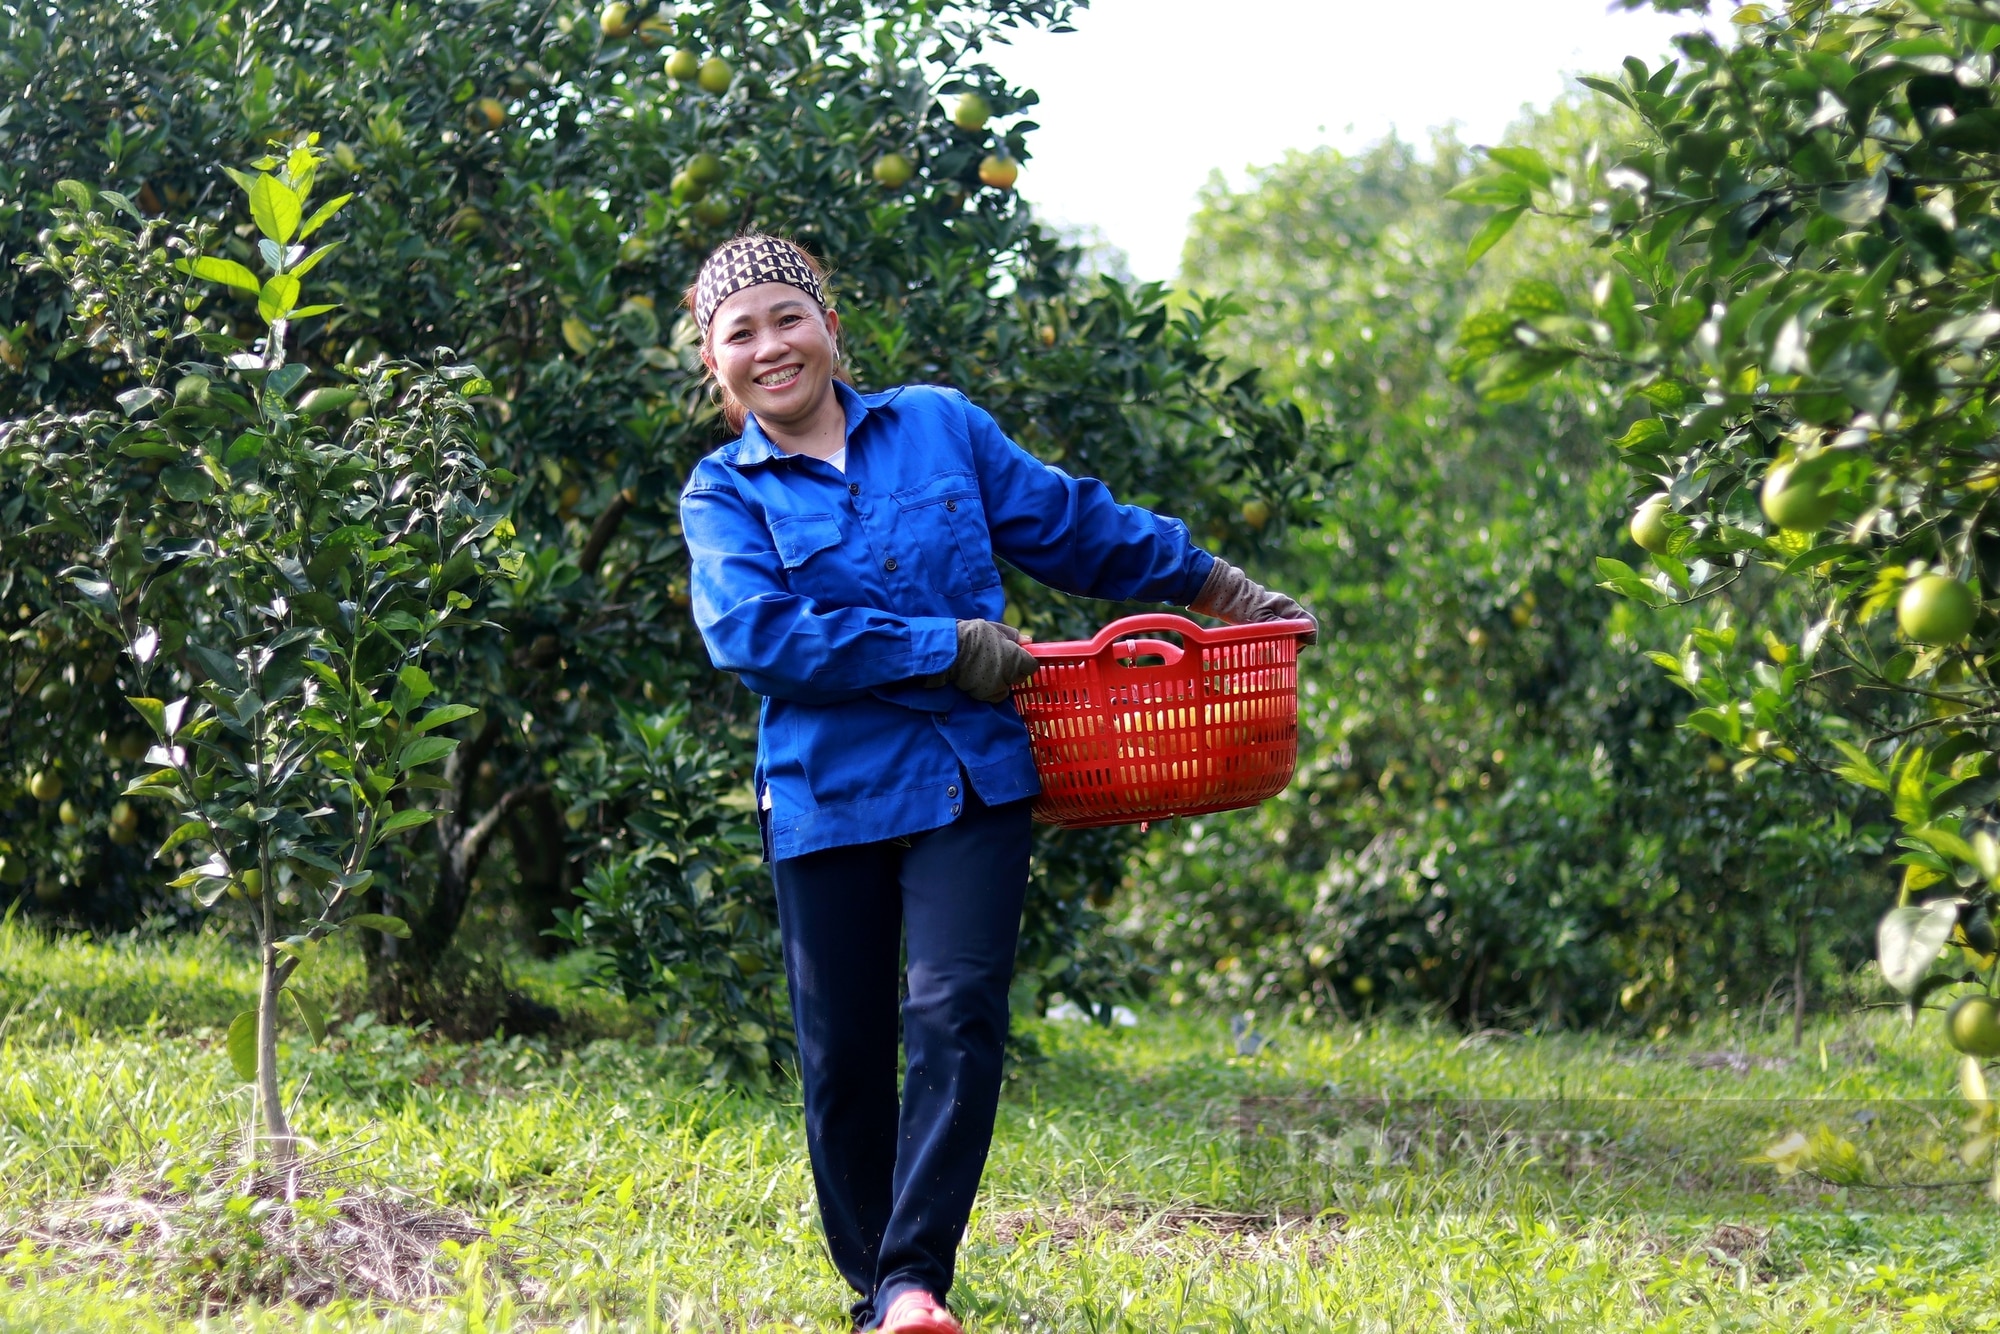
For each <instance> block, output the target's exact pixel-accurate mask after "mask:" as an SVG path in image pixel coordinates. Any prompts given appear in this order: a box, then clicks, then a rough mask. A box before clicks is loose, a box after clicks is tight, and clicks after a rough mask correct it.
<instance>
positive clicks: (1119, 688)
mask: <svg viewBox="0 0 2000 1334" xmlns="http://www.w3.org/2000/svg"><path fill="white" fill-rule="evenodd" d="M1312 628H1313V623H1312V622H1311V621H1262V622H1258V623H1256V624H1254V625H1230V626H1223V627H1221V628H1219V629H1214V630H1207V629H1203V628H1202V627H1201V626H1199V625H1196V624H1195V623H1194V622H1193V621H1190V620H1188V619H1186V618H1185V617H1181V616H1173V615H1168V614H1165V613H1156V614H1153V615H1148V616H1128V617H1126V618H1125V619H1124V620H1122V621H1115V622H1113V623H1112V624H1110V625H1107V626H1105V627H1104V628H1103V629H1102V630H1099V631H1098V632H1097V634H1096V636H1095V637H1094V638H1091V639H1088V640H1075V641H1071V642H1068V643H1058V644H1029V645H1028V646H1027V648H1028V652H1030V653H1032V654H1034V655H1035V657H1036V658H1037V659H1039V660H1040V662H1041V667H1040V668H1039V669H1038V670H1037V671H1036V672H1035V674H1034V675H1033V676H1031V677H1029V678H1028V679H1027V680H1026V681H1023V682H1021V684H1019V685H1017V686H1015V687H1014V707H1015V708H1017V709H1018V710H1020V714H1021V719H1022V721H1024V722H1026V723H1027V724H1028V735H1029V738H1030V739H1031V740H1032V742H1033V744H1034V748H1035V770H1036V772H1037V773H1038V774H1040V775H1041V779H1042V795H1041V796H1040V797H1039V798H1038V799H1037V800H1036V802H1035V818H1036V819H1037V820H1040V821H1041V822H1042V823H1044V824H1054V825H1063V826H1066V827H1068V828H1071V829H1081V828H1087V827H1089V826H1092V825H1111V824H1138V823H1141V822H1142V821H1147V820H1166V819H1171V818H1172V817H1174V816H1180V815H1203V814H1206V813H1208V812H1210V811H1228V810H1235V809H1237V808H1238V807H1241V806H1255V805H1256V804H1257V803H1258V802H1260V801H1262V800H1264V799H1265V798H1266V797H1269V796H1274V795H1276V794H1277V793H1278V792H1281V791H1283V790H1284V786H1285V784H1287V783H1289V782H1290V781H1291V780H1292V770H1293V769H1294V768H1295V767H1296V766H1297V764H1298V759H1299V672H1298V650H1299V636H1300V635H1302V634H1304V633H1306V632H1307V631H1310V630H1311V629H1312ZM1163 630H1164V631H1172V632H1174V633H1177V634H1178V635H1179V636H1180V637H1181V639H1182V641H1183V644H1184V645H1185V647H1183V645H1182V644H1174V643H1172V642H1170V641H1168V640H1164V639H1157V638H1140V637H1138V636H1140V635H1141V634H1142V633H1143V632H1146V631H1155V632H1157V631H1163Z"/></svg>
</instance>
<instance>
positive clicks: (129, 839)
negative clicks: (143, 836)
mask: <svg viewBox="0 0 2000 1334" xmlns="http://www.w3.org/2000/svg"><path fill="white" fill-rule="evenodd" d="M104 836H105V837H106V838H108V839H110V840H111V841H112V842H113V843H116V844H117V845H118V846H119V847H121V848H123V847H130V846H131V845H132V844H134V843H137V842H138V841H139V831H138V830H137V829H127V828H126V827H125V826H124V825H119V824H114V825H108V826H106V827H105V830H104Z"/></svg>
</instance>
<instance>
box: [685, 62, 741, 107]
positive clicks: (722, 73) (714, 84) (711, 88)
mask: <svg viewBox="0 0 2000 1334" xmlns="http://www.w3.org/2000/svg"><path fill="white" fill-rule="evenodd" d="M735 78H736V71H735V69H734V68H732V67H731V65H730V63H729V62H728V61H726V60H724V59H723V58H722V57H721V56H710V57H709V58H708V59H706V60H704V61H702V62H701V72H700V73H698V74H696V75H695V79H694V81H695V82H696V83H698V84H700V85H701V90H702V91H703V92H704V93H714V94H715V95H716V96H717V97H720V96H722V94H724V93H726V92H728V91H729V85H730V83H731V82H732V81H734V80H735Z"/></svg>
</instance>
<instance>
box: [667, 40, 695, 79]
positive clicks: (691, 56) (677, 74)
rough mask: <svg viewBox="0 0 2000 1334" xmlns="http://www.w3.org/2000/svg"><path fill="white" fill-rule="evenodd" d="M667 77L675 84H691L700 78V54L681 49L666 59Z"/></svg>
mask: <svg viewBox="0 0 2000 1334" xmlns="http://www.w3.org/2000/svg"><path fill="white" fill-rule="evenodd" d="M667 77H668V78H670V79H672V80H673V81H674V82H676V83H693V82H694V81H695V80H696V79H697V78H700V77H701V52H699V51H691V50H689V49H688V48H687V47H685V46H684V47H682V48H681V49H680V50H678V51H676V52H674V53H673V54H672V55H670V56H668V57H667Z"/></svg>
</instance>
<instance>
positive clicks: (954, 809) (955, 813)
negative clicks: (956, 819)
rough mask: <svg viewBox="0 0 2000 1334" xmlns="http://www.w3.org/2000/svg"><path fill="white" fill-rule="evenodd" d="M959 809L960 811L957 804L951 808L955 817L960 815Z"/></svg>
mask: <svg viewBox="0 0 2000 1334" xmlns="http://www.w3.org/2000/svg"><path fill="white" fill-rule="evenodd" d="M958 809H959V808H958V806H957V804H956V803H954V804H953V805H952V808H951V813H952V814H953V815H957V814H958Z"/></svg>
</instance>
